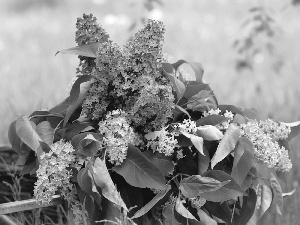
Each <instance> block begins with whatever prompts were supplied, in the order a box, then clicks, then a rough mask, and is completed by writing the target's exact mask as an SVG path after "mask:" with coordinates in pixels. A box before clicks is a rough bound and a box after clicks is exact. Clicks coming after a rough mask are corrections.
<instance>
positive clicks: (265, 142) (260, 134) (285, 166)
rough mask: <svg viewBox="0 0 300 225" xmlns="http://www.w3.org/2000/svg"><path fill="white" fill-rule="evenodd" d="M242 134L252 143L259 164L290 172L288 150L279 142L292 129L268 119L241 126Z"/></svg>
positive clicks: (290, 164)
mask: <svg viewBox="0 0 300 225" xmlns="http://www.w3.org/2000/svg"><path fill="white" fill-rule="evenodd" d="M241 128H242V134H243V135H244V136H246V137H247V138H249V140H251V141H252V143H253V144H254V147H255V153H254V156H255V159H256V161H257V162H259V163H262V164H264V165H266V166H267V167H269V168H275V169H276V170H277V171H289V170H290V169H291V168H292V163H291V160H290V159H289V155H288V150H287V149H285V147H283V146H280V145H279V144H278V142H277V141H278V140H282V139H285V138H287V136H288V134H289V133H290V128H289V127H288V126H286V125H284V124H278V123H276V122H275V121H273V120H271V119H268V120H266V121H260V122H257V121H255V120H251V121H249V122H248V123H247V124H243V125H241Z"/></svg>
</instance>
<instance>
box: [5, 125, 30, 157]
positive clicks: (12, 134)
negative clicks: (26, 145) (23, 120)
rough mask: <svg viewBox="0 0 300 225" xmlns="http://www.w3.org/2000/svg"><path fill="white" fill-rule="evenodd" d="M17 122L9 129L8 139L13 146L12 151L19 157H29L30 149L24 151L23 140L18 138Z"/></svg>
mask: <svg viewBox="0 0 300 225" xmlns="http://www.w3.org/2000/svg"><path fill="white" fill-rule="evenodd" d="M16 122H17V121H14V122H12V123H11V124H10V126H9V129H8V139H9V142H10V144H11V147H12V149H13V150H14V151H15V152H17V153H18V154H19V155H25V156H27V155H28V154H29V151H30V149H22V148H21V145H22V140H21V138H20V137H19V136H18V134H17V132H16Z"/></svg>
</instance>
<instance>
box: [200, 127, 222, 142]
mask: <svg viewBox="0 0 300 225" xmlns="http://www.w3.org/2000/svg"><path fill="white" fill-rule="evenodd" d="M196 134H197V135H198V136H199V137H202V138H203V139H204V140H206V141H215V140H220V139H222V138H223V136H224V135H223V134H222V132H221V131H220V130H219V129H218V128H216V127H215V126H211V125H205V126H201V127H197V131H196Z"/></svg>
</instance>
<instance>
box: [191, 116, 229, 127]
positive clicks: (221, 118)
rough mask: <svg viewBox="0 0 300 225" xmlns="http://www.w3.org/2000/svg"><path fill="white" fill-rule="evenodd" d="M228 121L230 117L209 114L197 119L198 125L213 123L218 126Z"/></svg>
mask: <svg viewBox="0 0 300 225" xmlns="http://www.w3.org/2000/svg"><path fill="white" fill-rule="evenodd" d="M226 121H228V118H227V117H225V116H220V115H208V116H206V117H203V118H201V119H199V120H197V121H196V125H197V127H199V126H203V125H212V126H216V125H218V124H220V123H223V122H226Z"/></svg>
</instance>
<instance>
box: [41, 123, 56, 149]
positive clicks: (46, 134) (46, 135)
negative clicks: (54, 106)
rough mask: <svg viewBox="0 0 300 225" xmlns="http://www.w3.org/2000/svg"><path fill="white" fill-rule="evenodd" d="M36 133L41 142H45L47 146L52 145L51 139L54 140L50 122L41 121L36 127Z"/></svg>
mask: <svg viewBox="0 0 300 225" xmlns="http://www.w3.org/2000/svg"><path fill="white" fill-rule="evenodd" d="M36 132H37V133H38V135H39V136H40V137H41V139H42V140H43V142H45V143H46V144H48V145H52V144H53V139H54V132H55V131H54V129H53V128H52V127H51V124H50V122H48V121H43V122H41V123H39V124H38V125H37V126H36Z"/></svg>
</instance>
